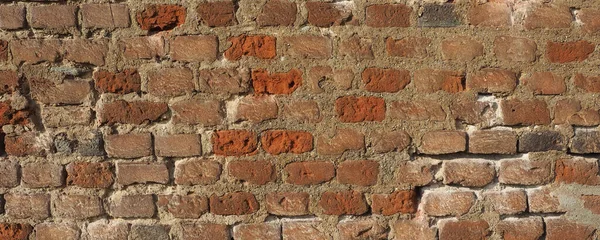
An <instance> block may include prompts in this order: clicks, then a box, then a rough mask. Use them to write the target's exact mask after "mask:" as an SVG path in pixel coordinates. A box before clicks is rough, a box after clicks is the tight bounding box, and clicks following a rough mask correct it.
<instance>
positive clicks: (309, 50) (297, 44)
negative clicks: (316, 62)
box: [283, 35, 333, 59]
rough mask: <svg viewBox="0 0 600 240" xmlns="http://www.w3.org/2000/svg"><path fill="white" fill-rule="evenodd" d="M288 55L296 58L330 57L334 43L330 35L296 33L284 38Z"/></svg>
mask: <svg viewBox="0 0 600 240" xmlns="http://www.w3.org/2000/svg"><path fill="white" fill-rule="evenodd" d="M283 41H284V43H285V44H286V46H287V55H289V56H290V57H295V58H307V59H329V58H331V54H332V48H333V44H332V42H331V39H329V38H328V37H322V36H316V35H296V36H289V37H285V38H284V39H283Z"/></svg>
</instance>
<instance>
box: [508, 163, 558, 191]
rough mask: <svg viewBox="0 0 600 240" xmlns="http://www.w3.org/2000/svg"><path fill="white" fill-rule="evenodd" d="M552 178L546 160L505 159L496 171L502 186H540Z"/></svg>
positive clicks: (549, 165)
mask: <svg viewBox="0 0 600 240" xmlns="http://www.w3.org/2000/svg"><path fill="white" fill-rule="evenodd" d="M552 177H553V175H552V171H551V163H550V161H548V160H524V159H505V160H501V161H500V168H499V170H498V181H499V182H500V183H504V184H516V185H540V184H545V183H547V182H549V181H550V180H551V178H552Z"/></svg>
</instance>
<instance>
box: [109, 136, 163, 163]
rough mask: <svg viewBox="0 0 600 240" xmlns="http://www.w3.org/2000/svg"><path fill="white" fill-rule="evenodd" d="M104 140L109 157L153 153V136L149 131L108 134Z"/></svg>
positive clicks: (138, 156)
mask: <svg viewBox="0 0 600 240" xmlns="http://www.w3.org/2000/svg"><path fill="white" fill-rule="evenodd" d="M104 140H105V141H106V145H105V150H106V153H107V154H108V156H109V157H115V158H140V157H146V156H150V155H152V137H151V136H150V134H149V133H137V134H136V133H130V134H119V135H117V134H115V135H107V136H105V137H104Z"/></svg>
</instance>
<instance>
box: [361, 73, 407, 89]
mask: <svg viewBox="0 0 600 240" xmlns="http://www.w3.org/2000/svg"><path fill="white" fill-rule="evenodd" d="M362 81H363V83H364V84H365V89H366V90H367V91H369V92H376V93H381V92H387V93H395V92H398V91H400V90H402V89H404V88H405V87H406V85H408V84H409V83H410V72H409V71H407V70H399V69H383V68H367V69H365V70H364V71H363V72H362Z"/></svg>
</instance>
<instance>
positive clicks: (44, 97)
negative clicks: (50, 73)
mask: <svg viewBox="0 0 600 240" xmlns="http://www.w3.org/2000/svg"><path fill="white" fill-rule="evenodd" d="M29 87H30V91H31V96H32V97H33V99H35V100H38V101H40V102H41V103H44V104H48V105H60V104H68V105H73V104H82V103H83V102H84V101H85V100H86V99H87V98H88V96H89V94H90V84H89V83H88V82H86V81H71V80H68V81H64V82H63V83H60V84H55V83H53V82H52V81H51V80H48V79H42V78H30V79H29Z"/></svg>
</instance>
